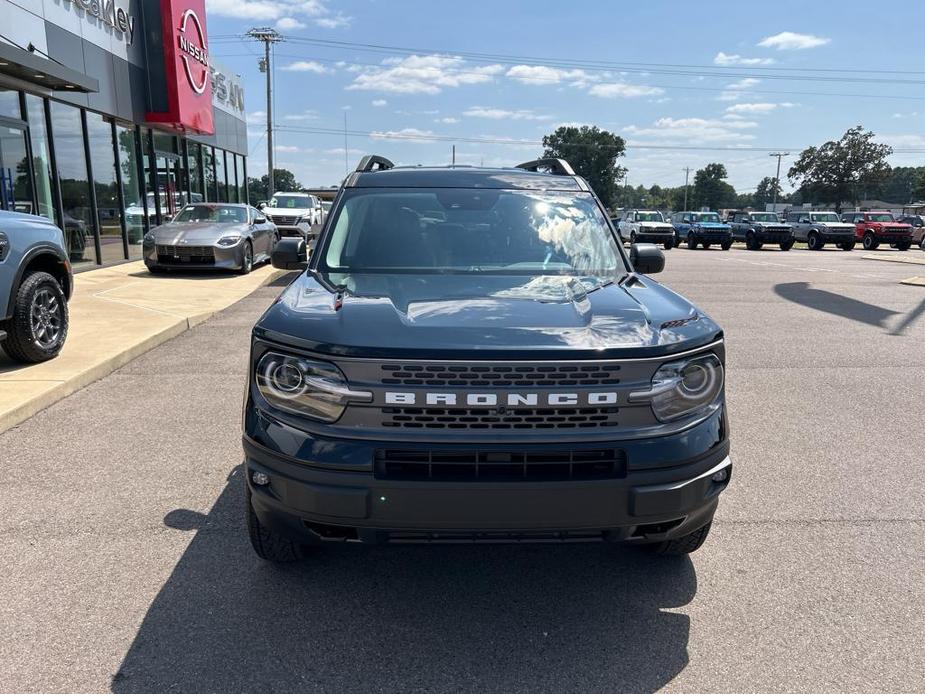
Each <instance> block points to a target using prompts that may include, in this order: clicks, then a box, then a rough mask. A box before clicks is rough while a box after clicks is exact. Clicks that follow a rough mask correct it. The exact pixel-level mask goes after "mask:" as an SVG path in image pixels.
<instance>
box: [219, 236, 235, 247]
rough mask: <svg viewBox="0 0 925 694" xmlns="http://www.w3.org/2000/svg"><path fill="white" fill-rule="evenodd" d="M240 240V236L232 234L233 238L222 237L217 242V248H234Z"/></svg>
mask: <svg viewBox="0 0 925 694" xmlns="http://www.w3.org/2000/svg"><path fill="white" fill-rule="evenodd" d="M240 240H241V237H240V235H238V234H234V235H233V236H223V237H222V238H220V239H219V240H218V245H219V246H226V247H227V246H234V245H235V244H237V243H238V242H239V241H240Z"/></svg>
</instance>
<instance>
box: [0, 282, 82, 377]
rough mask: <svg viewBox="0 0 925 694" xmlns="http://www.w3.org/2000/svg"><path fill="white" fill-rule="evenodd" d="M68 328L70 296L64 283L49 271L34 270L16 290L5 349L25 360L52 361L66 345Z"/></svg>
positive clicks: (27, 361) (25, 362)
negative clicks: (65, 293) (68, 301)
mask: <svg viewBox="0 0 925 694" xmlns="http://www.w3.org/2000/svg"><path fill="white" fill-rule="evenodd" d="M67 328H68V311H67V299H66V298H65V296H64V291H63V290H62V289H61V285H60V284H58V281H57V280H56V279H55V278H54V277H52V276H51V275H49V274H48V273H47V272H33V273H31V274H29V275H26V277H25V279H23V281H22V284H20V285H19V289H18V290H17V292H16V297H15V299H14V300H13V317H12V318H11V319H10V322H9V325H8V327H7V332H8V334H7V338H6V342H5V343H4V345H3V349H4V350H5V351H6V353H7V354H8V355H9V356H10V358H12V359H13V360H14V361H18V362H20V363H23V364H37V363H39V362H43V361H48V360H49V359H54V358H55V357H57V356H58V354H59V353H60V352H61V348H62V347H64V341H65V339H67Z"/></svg>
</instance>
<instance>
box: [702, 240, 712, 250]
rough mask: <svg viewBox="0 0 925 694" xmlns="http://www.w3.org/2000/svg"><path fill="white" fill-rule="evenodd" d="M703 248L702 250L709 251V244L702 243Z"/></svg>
mask: <svg viewBox="0 0 925 694" xmlns="http://www.w3.org/2000/svg"><path fill="white" fill-rule="evenodd" d="M703 247H704V249H706V250H710V244H709V243H707V242H706V241H704V243H703Z"/></svg>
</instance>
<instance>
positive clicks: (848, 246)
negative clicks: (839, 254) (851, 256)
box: [838, 241, 855, 251]
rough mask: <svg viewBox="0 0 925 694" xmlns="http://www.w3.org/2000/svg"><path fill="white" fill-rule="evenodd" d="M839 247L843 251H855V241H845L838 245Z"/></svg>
mask: <svg viewBox="0 0 925 694" xmlns="http://www.w3.org/2000/svg"><path fill="white" fill-rule="evenodd" d="M838 246H839V248H841V249H842V250H843V251H853V250H854V246H855V242H854V241H845V242H844V243H840V244H838Z"/></svg>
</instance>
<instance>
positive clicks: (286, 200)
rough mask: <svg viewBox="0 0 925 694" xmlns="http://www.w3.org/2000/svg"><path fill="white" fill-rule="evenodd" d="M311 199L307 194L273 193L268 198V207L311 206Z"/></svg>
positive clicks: (291, 207) (290, 207) (302, 207)
mask: <svg viewBox="0 0 925 694" xmlns="http://www.w3.org/2000/svg"><path fill="white" fill-rule="evenodd" d="M311 206H312V201H311V198H309V197H308V196H307V195H274V196H273V198H272V199H271V200H270V207H285V208H288V209H293V208H301V209H304V208H306V207H311Z"/></svg>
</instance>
